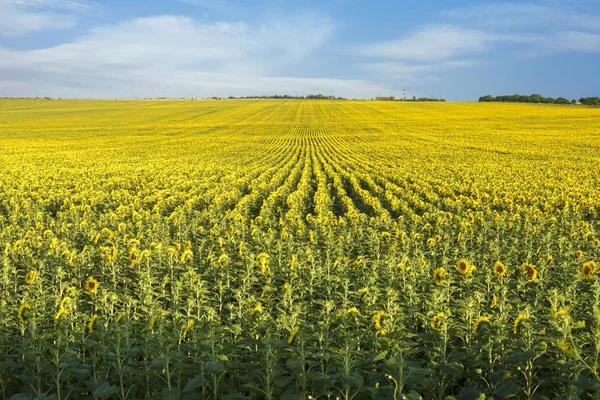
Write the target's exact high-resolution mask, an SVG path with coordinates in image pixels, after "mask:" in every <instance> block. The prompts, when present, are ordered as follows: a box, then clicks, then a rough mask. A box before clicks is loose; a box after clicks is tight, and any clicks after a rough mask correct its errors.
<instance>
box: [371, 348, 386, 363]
mask: <svg viewBox="0 0 600 400" xmlns="http://www.w3.org/2000/svg"><path fill="white" fill-rule="evenodd" d="M387 354H388V351H387V350H384V351H382V352H381V353H379V354H377V355H376V356H375V357H373V362H377V361H381V360H383V359H385V356H387Z"/></svg>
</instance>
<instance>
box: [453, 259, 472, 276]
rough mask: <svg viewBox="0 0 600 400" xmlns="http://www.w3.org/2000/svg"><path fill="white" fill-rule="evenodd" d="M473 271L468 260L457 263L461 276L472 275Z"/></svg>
mask: <svg viewBox="0 0 600 400" xmlns="http://www.w3.org/2000/svg"><path fill="white" fill-rule="evenodd" d="M470 269H471V266H470V265H469V262H468V261H467V260H465V259H464V258H463V259H460V260H458V261H457V262H456V270H457V271H458V272H460V274H461V275H470V274H469V271H470Z"/></svg>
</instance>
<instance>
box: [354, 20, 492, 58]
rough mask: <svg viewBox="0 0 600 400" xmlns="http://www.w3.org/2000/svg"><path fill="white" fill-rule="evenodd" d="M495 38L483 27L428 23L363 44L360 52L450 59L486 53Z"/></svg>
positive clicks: (395, 56)
mask: <svg viewBox="0 0 600 400" xmlns="http://www.w3.org/2000/svg"><path fill="white" fill-rule="evenodd" d="M492 40H494V37H493V36H490V35H489V34H487V33H486V32H484V31H481V30H476V29H466V28H462V27H458V26H453V25H428V26H425V27H423V28H421V29H420V30H418V31H416V32H414V33H412V34H411V35H409V36H407V37H405V38H402V39H398V40H388V41H382V42H378V43H373V44H369V45H366V46H362V47H360V48H359V53H360V54H362V55H364V56H370V57H381V58H393V59H398V60H424V61H434V60H447V59H450V58H452V57H455V56H460V55H464V54H468V53H479V52H483V51H485V50H486V49H487V44H488V42H490V41H492Z"/></svg>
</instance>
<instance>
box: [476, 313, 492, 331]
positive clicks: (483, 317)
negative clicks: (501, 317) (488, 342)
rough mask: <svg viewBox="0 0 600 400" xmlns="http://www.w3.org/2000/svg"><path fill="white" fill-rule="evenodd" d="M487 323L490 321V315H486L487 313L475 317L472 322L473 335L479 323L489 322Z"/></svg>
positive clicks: (477, 329)
mask: <svg viewBox="0 0 600 400" xmlns="http://www.w3.org/2000/svg"><path fill="white" fill-rule="evenodd" d="M489 323H490V317H488V316H487V315H482V316H480V317H479V318H477V319H476V320H475V323H473V335H477V333H478V332H479V328H480V326H481V324H489Z"/></svg>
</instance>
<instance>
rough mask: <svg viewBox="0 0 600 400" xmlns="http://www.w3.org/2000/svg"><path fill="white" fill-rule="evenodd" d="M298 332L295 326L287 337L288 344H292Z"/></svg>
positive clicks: (297, 327)
mask: <svg viewBox="0 0 600 400" xmlns="http://www.w3.org/2000/svg"><path fill="white" fill-rule="evenodd" d="M299 330H300V327H299V326H295V327H294V329H292V331H291V332H290V336H289V337H288V341H287V342H288V344H292V343H293V342H294V339H296V335H298V331H299Z"/></svg>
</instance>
